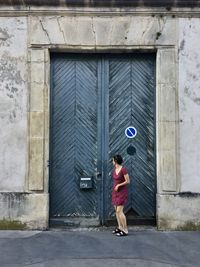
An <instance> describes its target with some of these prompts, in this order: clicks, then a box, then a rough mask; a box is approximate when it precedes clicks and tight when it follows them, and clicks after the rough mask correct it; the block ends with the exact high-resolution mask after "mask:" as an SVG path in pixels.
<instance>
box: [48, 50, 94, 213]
mask: <svg viewBox="0 0 200 267" xmlns="http://www.w3.org/2000/svg"><path fill="white" fill-rule="evenodd" d="M51 64H52V76H53V77H52V80H53V84H52V90H51V149H50V150H51V152H50V154H51V161H50V166H51V167H50V173H51V174H50V192H51V194H50V206H51V209H50V216H51V217H52V218H53V217H80V216H96V214H97V197H98V196H97V193H96V191H95V188H96V180H95V179H94V181H93V186H94V190H81V189H80V187H79V182H80V178H81V177H92V176H93V177H94V178H95V176H94V174H95V170H96V167H97V166H96V164H97V61H96V60H95V59H89V58H88V57H87V58H86V57H84V56H80V55H70V56H69V55H67V56H66V55H65V56H63V54H62V55H60V56H59V55H56V57H52V61H51Z"/></svg>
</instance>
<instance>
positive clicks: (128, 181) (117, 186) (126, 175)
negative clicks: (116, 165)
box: [115, 173, 130, 191]
mask: <svg viewBox="0 0 200 267" xmlns="http://www.w3.org/2000/svg"><path fill="white" fill-rule="evenodd" d="M124 179H125V181H124V182H123V183H121V184H117V185H116V186H115V191H118V190H119V187H120V186H123V185H126V184H129V183H130V178H129V175H128V173H127V174H125V175H124Z"/></svg>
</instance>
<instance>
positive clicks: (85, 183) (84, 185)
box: [80, 177, 92, 189]
mask: <svg viewBox="0 0 200 267" xmlns="http://www.w3.org/2000/svg"><path fill="white" fill-rule="evenodd" d="M91 188H92V177H81V178H80V189H91Z"/></svg>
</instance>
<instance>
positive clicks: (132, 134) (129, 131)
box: [125, 126, 137, 138]
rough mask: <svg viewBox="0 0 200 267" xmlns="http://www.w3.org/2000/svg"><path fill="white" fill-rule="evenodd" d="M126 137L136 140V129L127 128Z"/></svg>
mask: <svg viewBox="0 0 200 267" xmlns="http://www.w3.org/2000/svg"><path fill="white" fill-rule="evenodd" d="M125 135H126V137H128V138H134V137H136V135H137V130H136V128H135V127H133V126H129V127H127V128H126V130H125Z"/></svg>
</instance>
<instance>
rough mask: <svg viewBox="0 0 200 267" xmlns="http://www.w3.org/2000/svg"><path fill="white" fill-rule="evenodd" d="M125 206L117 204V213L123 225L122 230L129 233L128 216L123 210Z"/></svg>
mask: <svg viewBox="0 0 200 267" xmlns="http://www.w3.org/2000/svg"><path fill="white" fill-rule="evenodd" d="M123 209H124V206H117V207H116V214H117V217H118V220H119V224H120V226H121V228H120V229H121V230H123V231H124V232H125V233H126V234H127V233H128V227H127V222H126V216H125V214H124V212H123Z"/></svg>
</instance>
